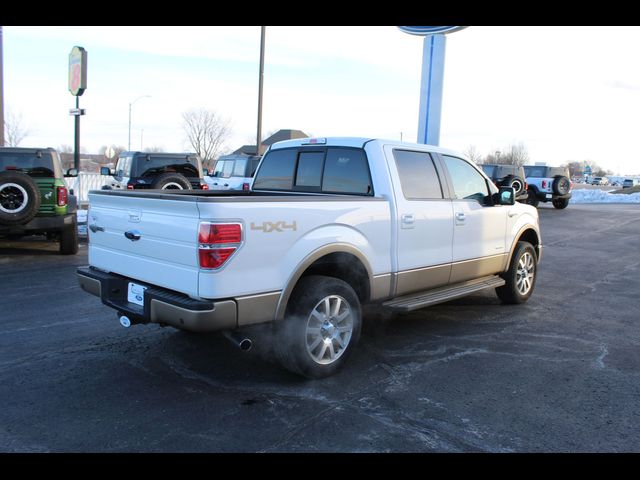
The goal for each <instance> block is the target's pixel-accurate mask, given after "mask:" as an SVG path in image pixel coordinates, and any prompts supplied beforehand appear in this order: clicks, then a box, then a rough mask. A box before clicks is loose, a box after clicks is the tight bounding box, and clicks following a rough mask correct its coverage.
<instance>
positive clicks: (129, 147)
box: [127, 95, 151, 150]
mask: <svg viewBox="0 0 640 480" xmlns="http://www.w3.org/2000/svg"><path fill="white" fill-rule="evenodd" d="M141 98H151V95H142V96H140V97H138V98H136V99H135V100H134V101H133V102H130V103H129V146H128V148H127V150H131V105H133V104H134V103H136V102H137V101H138V100H140V99H141Z"/></svg>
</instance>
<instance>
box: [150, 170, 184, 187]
mask: <svg viewBox="0 0 640 480" xmlns="http://www.w3.org/2000/svg"><path fill="white" fill-rule="evenodd" d="M151 188H158V189H162V190H193V187H192V186H191V182H189V180H187V177H185V176H184V175H182V174H181V173H163V174H162V175H159V176H158V178H156V179H155V180H154V181H153V183H152V184H151Z"/></svg>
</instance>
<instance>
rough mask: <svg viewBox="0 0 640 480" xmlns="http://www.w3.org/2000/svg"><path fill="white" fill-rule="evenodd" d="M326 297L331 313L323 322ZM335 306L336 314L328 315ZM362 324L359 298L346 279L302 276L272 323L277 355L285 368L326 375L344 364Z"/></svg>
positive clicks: (312, 374)
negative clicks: (283, 311) (281, 315)
mask: <svg viewBox="0 0 640 480" xmlns="http://www.w3.org/2000/svg"><path fill="white" fill-rule="evenodd" d="M327 299H328V301H329V314H330V315H329V316H328V317H327V316H324V318H325V321H324V323H323V322H321V321H320V320H319V317H320V318H323V316H322V311H323V310H325V305H326V301H327ZM332 302H333V303H332ZM334 308H337V309H338V314H337V315H335V316H334V315H331V311H332V309H334ZM325 311H326V310H325ZM314 312H315V314H314ZM340 312H342V313H340ZM343 315H346V316H345V317H344V318H343V319H342V320H340V317H341V316H343ZM341 322H346V323H341ZM339 325H343V326H342V327H340V326H339ZM341 328H347V329H349V328H350V332H342V333H341V332H340V329H341ZM361 328H362V311H361V308H360V301H359V300H358V296H357V295H356V293H355V292H354V290H353V288H351V286H350V285H349V284H348V283H346V282H344V281H342V280H339V279H337V278H332V277H325V276H320V275H310V276H308V277H303V278H302V279H301V280H300V281H299V282H298V285H296V288H295V289H294V291H293V293H292V295H291V299H290V301H289V306H288V308H287V313H286V315H285V318H284V320H282V321H280V322H277V323H276V324H275V326H274V329H275V335H274V342H273V346H274V351H275V354H276V358H277V359H278V360H279V362H280V364H281V365H282V366H283V367H284V368H286V369H287V370H290V371H292V372H294V373H297V374H300V375H303V376H305V377H307V378H324V377H328V376H330V375H333V374H334V373H336V372H337V371H338V370H340V369H341V368H342V367H343V366H344V364H345V362H346V361H347V358H348V357H349V355H350V354H351V352H353V350H354V349H355V347H356V344H357V343H358V340H359V339H360V331H361ZM310 330H317V332H313V333H311V332H310ZM349 333H350V335H349ZM341 335H344V336H343V337H341ZM316 342H318V343H316ZM343 342H344V343H343ZM332 354H333V355H335V359H332ZM326 357H328V358H326Z"/></svg>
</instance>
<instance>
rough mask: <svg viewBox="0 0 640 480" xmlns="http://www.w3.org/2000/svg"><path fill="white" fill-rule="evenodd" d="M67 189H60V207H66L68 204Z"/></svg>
mask: <svg viewBox="0 0 640 480" xmlns="http://www.w3.org/2000/svg"><path fill="white" fill-rule="evenodd" d="M67 198H68V193H67V187H58V206H59V207H64V206H65V205H66V204H67Z"/></svg>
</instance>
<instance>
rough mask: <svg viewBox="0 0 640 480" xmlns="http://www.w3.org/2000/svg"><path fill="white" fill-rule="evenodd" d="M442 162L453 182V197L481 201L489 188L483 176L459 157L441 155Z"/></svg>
mask: <svg viewBox="0 0 640 480" xmlns="http://www.w3.org/2000/svg"><path fill="white" fill-rule="evenodd" d="M442 158H443V159H444V163H445V165H446V167H447V170H448V171H449V176H450V177H451V183H453V195H454V198H456V199H459V200H476V201H478V202H480V203H483V202H484V200H485V198H486V197H487V195H489V193H490V192H489V188H488V186H487V182H486V180H485V178H484V177H483V176H482V175H481V174H480V172H478V171H477V170H476V169H475V168H473V167H472V166H471V165H470V164H469V163H467V162H466V161H464V160H462V159H461V158H457V157H451V156H449V155H443V156H442Z"/></svg>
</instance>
